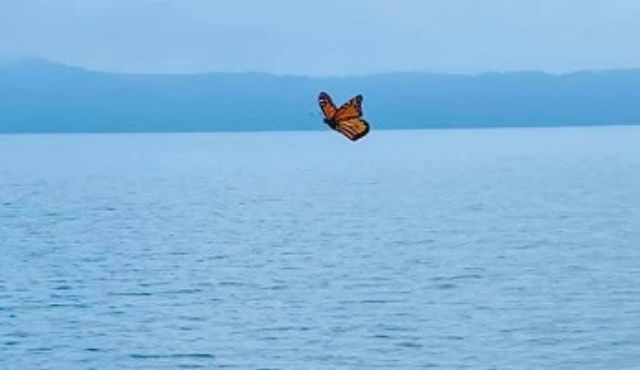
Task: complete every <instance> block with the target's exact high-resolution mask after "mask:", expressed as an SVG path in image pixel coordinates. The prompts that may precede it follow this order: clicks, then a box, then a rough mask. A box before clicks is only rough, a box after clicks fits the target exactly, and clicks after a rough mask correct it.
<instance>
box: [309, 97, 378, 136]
mask: <svg viewBox="0 0 640 370" xmlns="http://www.w3.org/2000/svg"><path fill="white" fill-rule="evenodd" d="M318 103H319V104H320V109H321V110H322V113H323V114H324V123H326V124H327V125H329V127H331V128H332V129H334V130H336V131H338V132H339V133H341V134H343V135H344V136H346V137H347V138H349V140H351V141H356V140H358V139H360V138H362V137H363V136H365V135H366V134H367V133H368V132H369V123H368V122H367V121H365V120H364V119H362V95H357V96H355V97H353V98H351V99H349V101H348V102H346V103H344V104H343V105H342V106H341V107H340V108H336V105H335V104H333V101H331V97H329V94H327V93H325V92H321V93H320V95H319V96H318Z"/></svg>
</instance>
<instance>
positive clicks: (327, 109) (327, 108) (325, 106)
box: [318, 92, 338, 119]
mask: <svg viewBox="0 0 640 370" xmlns="http://www.w3.org/2000/svg"><path fill="white" fill-rule="evenodd" d="M318 103H319V104H320V109H321V110H322V113H323V114H324V118H325V119H333V116H335V114H336V112H337V111H338V108H336V105H335V104H333V101H332V100H331V97H330V96H329V94H327V93H325V92H321V93H320V96H318Z"/></svg>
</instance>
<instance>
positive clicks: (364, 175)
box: [0, 128, 640, 370]
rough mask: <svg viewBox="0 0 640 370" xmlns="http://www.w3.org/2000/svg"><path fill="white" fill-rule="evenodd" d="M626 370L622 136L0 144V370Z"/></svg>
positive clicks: (634, 180) (633, 345) (634, 363)
mask: <svg viewBox="0 0 640 370" xmlns="http://www.w3.org/2000/svg"><path fill="white" fill-rule="evenodd" d="M219 367H220V368H222V367H227V368H239V369H373V368H384V369H391V368H398V369H424V368H434V369H523V370H524V369H527V370H528V369H581V370H583V369H607V370H610V369H640V128H589V129H574V128H566V129H500V130H469V131H466V130H465V131H402V132H392V131H385V132H380V131H377V132H375V131H374V132H373V133H372V134H371V136H370V137H368V138H367V139H366V140H364V141H362V142H360V143H357V144H355V145H354V144H351V143H349V142H347V141H346V140H344V139H342V138H341V137H338V135H337V134H334V133H331V132H316V133H256V134H164V135H163V134H159V135H135V134H134V135H33V136H0V368H1V369H101V370H102V369H177V368H219Z"/></svg>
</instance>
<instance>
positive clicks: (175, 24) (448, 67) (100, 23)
mask: <svg viewBox="0 0 640 370" xmlns="http://www.w3.org/2000/svg"><path fill="white" fill-rule="evenodd" d="M639 36H640V0H322V1H307V0H0V57H2V58H5V59H6V58H16V57H20V56H35V57H42V58H47V59H51V60H54V61H59V62H63V63H67V64H73V65H80V66H85V67H89V68H92V69H98V70H109V71H129V72H172V73H184V72H202V71H263V72H273V73H279V74H297V75H346V74H355V73H357V74H367V73H376V72H391V71H430V72H462V73H477V72H485V71H508V70H543V71H548V72H555V73H562V72H568V71H575V70H582V69H611V68H638V67H640V41H639Z"/></svg>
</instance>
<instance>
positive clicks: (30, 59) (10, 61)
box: [0, 56, 640, 80]
mask: <svg viewBox="0 0 640 370" xmlns="http://www.w3.org/2000/svg"><path fill="white" fill-rule="evenodd" d="M25 63H38V64H44V65H50V66H56V67H61V68H70V69H78V70H82V71H85V72H89V73H97V74H108V75H122V76H171V77H177V76H185V77H194V76H207V75H264V76H273V77H282V78H306V79H313V80H323V79H334V78H338V79H340V78H367V77H375V76H389V75H411V74H416V75H433V76H460V77H481V76H487V75H509V74H539V75H547V76H554V77H564V76H571V75H576V74H584V73H611V72H630V71H640V67H619V68H616V67H612V68H606V69H579V70H574V71H567V72H550V71H544V70H536V69H519V70H488V71H483V72H469V73H464V72H435V71H425V70H422V71H420V70H415V71H400V70H396V71H385V72H368V73H362V74H359V73H358V74H356V73H350V74H327V75H324V74H323V75H316V74H295V73H277V72H269V71H255V70H247V71H213V70H212V71H197V72H133V71H114V70H107V69H97V68H91V67H87V66H82V65H76V64H68V63H63V62H59V61H55V60H52V59H47V58H42V57H34V56H23V57H13V58H4V59H3V58H0V66H1V65H3V64H4V65H19V64H25Z"/></svg>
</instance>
